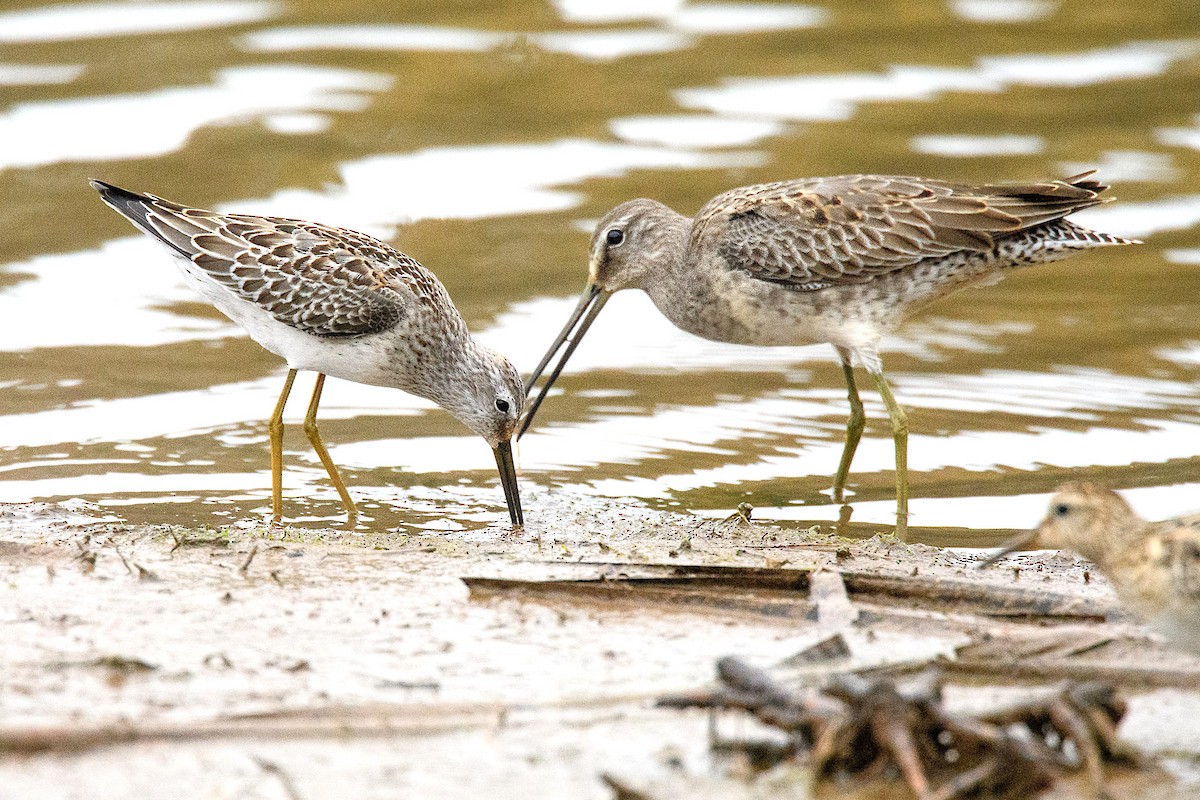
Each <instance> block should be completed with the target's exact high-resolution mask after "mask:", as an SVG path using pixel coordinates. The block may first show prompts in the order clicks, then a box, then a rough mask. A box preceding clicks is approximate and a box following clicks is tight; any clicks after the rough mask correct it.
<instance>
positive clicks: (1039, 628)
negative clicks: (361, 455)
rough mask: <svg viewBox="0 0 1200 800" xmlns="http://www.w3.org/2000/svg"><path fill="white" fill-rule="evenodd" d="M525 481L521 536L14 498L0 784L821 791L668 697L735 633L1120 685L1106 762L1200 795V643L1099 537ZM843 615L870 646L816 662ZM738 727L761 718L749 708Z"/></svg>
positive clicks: (975, 684) (40, 787) (830, 669)
mask: <svg viewBox="0 0 1200 800" xmlns="http://www.w3.org/2000/svg"><path fill="white" fill-rule="evenodd" d="M448 500H449V498H447V501H448ZM531 500H535V501H536V502H537V507H538V508H540V509H541V512H540V514H539V516H538V519H537V520H536V521H535V522H534V523H533V524H531V526H530V530H529V531H527V532H526V533H524V534H520V535H517V534H512V533H510V532H506V531H504V530H502V529H500V528H487V529H483V530H479V531H475V532H470V533H465V532H457V533H448V534H447V533H438V534H419V535H411V534H404V533H383V534H376V535H372V534H366V535H362V534H349V533H344V532H338V531H336V530H307V529H300V528H283V529H278V530H260V531H243V530H232V531H231V530H228V529H185V528H179V527H162V526H158V527H154V526H126V525H114V524H104V523H100V524H90V523H88V521H87V518H88V516H89V515H90V514H94V513H95V510H94V509H88V508H85V507H76V508H75V509H74V510H73V511H68V510H64V509H63V508H62V507H52V506H45V505H33V506H30V505H14V506H6V507H4V509H3V516H2V517H0V526H2V528H0V551H2V552H3V554H4V558H3V559H2V561H3V566H0V570H2V571H3V574H2V575H0V592H2V593H3V598H2V601H0V609H3V611H2V612H0V613H3V615H4V619H3V624H4V629H5V632H6V633H5V647H4V648H2V649H0V669H2V670H3V672H4V674H5V676H6V679H5V681H4V697H3V708H4V712H3V723H2V725H0V737H2V741H3V747H4V750H5V754H4V756H3V758H2V759H0V786H3V787H4V789H3V794H4V796H12V797H39V796H56V797H74V796H79V797H81V796H87V797H114V798H115V797H129V796H141V797H178V796H185V795H186V796H211V797H285V798H294V797H302V798H315V797H323V796H331V795H332V794H333V793H340V794H347V795H348V796H349V795H353V796H360V797H396V796H429V797H433V796H436V797H463V798H467V797H478V796H479V795H480V794H482V793H484V792H487V793H490V794H491V795H492V796H497V797H509V796H512V797H518V796H531V797H535V796H536V797H584V798H608V797H614V796H621V795H618V794H616V793H615V792H616V790H615V789H614V788H613V786H614V785H615V786H620V787H624V788H623V789H622V791H634V792H640V793H642V795H641V796H645V797H650V798H659V797H662V798H667V797H676V796H695V797H713V798H723V797H730V798H742V797H759V796H795V797H807V796H809V784H810V782H811V776H809V775H808V774H807V772H806V771H805V770H804V769H803V768H802V767H799V766H795V765H792V766H788V767H786V768H781V769H776V770H774V771H772V772H770V773H768V774H767V775H765V776H762V777H760V778H758V779H757V780H755V781H749V780H748V779H746V778H745V777H740V776H739V770H738V769H736V768H730V767H729V765H728V764H727V763H724V762H722V761H721V760H719V759H714V757H713V755H712V754H711V753H710V752H709V748H708V740H707V728H708V718H707V716H706V714H705V713H704V712H702V711H695V710H693V711H679V710H673V709H663V708H656V707H655V705H654V701H655V699H656V698H657V697H659V696H661V695H664V694H678V693H680V692H687V691H694V690H696V689H699V688H703V687H704V686H707V685H711V683H712V681H713V665H714V663H715V661H716V660H717V658H719V657H721V656H724V655H728V654H730V653H736V654H737V655H739V656H741V657H742V658H744V659H746V660H747V661H749V662H752V663H755V664H757V665H760V666H763V667H768V668H770V670H771V672H772V674H773V675H775V676H776V677H778V678H779V679H780V680H782V681H784V682H785V683H787V684H788V685H791V686H804V685H809V686H815V685H819V684H820V683H821V682H822V680H823V679H824V678H826V677H828V676H829V675H831V674H832V673H834V672H843V671H846V670H860V671H861V670H867V671H869V672H870V673H871V674H876V675H879V674H884V675H895V676H897V677H903V676H906V675H910V674H912V673H914V672H916V671H917V670H919V669H920V668H921V667H922V666H924V665H926V664H928V663H929V662H931V661H935V660H936V661H938V662H939V663H940V664H941V666H942V668H943V670H944V671H945V674H946V677H947V681H948V688H947V703H948V705H949V706H950V707H952V708H956V709H961V710H964V711H972V712H974V711H979V710H981V709H987V708H989V707H995V706H998V705H1002V704H1004V703H1008V702H1012V701H1013V700H1014V699H1018V698H1028V697H1029V696H1031V695H1032V694H1036V693H1037V692H1038V691H1043V692H1044V691H1045V690H1047V689H1048V688H1051V687H1053V686H1054V685H1055V684H1056V682H1058V681H1060V680H1061V679H1064V678H1074V679H1083V678H1087V677H1097V678H1101V679H1104V680H1108V681H1111V682H1113V683H1115V684H1116V685H1117V686H1118V687H1119V688H1120V689H1121V691H1122V692H1123V693H1125V695H1126V696H1127V697H1128V699H1129V712H1128V714H1127V716H1126V718H1125V720H1124V721H1123V723H1122V726H1121V729H1120V730H1121V734H1122V736H1123V738H1124V739H1125V740H1126V741H1129V742H1131V743H1133V744H1135V745H1136V746H1137V747H1138V748H1139V749H1141V750H1142V751H1143V752H1145V753H1147V754H1149V755H1151V756H1152V757H1153V759H1154V761H1153V763H1154V764H1155V766H1154V767H1153V769H1151V770H1149V771H1141V772H1127V771H1124V772H1123V771H1113V772H1111V773H1110V780H1114V781H1117V782H1118V783H1117V784H1116V785H1118V786H1124V787H1126V788H1127V789H1128V790H1132V789H1130V788H1129V787H1136V788H1137V791H1138V792H1139V794H1141V795H1142V796H1146V797H1189V796H1195V794H1196V793H1197V792H1200V785H1198V784H1197V783H1196V780H1197V778H1200V772H1198V770H1197V767H1196V763H1197V759H1200V745H1197V742H1200V723H1198V722H1197V720H1200V660H1197V659H1195V658H1192V657H1189V656H1185V655H1180V654H1177V653H1174V652H1172V651H1171V650H1169V649H1167V648H1166V647H1165V646H1164V645H1163V644H1162V643H1160V642H1157V641H1155V640H1153V639H1150V638H1148V635H1147V634H1146V633H1145V632H1144V631H1143V630H1142V629H1140V628H1139V627H1137V626H1136V625H1133V624H1132V623H1129V622H1128V621H1124V620H1122V618H1121V617H1120V612H1119V609H1117V608H1116V606H1115V600H1114V597H1113V595H1112V594H1111V591H1110V590H1109V588H1108V587H1107V586H1106V584H1105V582H1104V580H1103V578H1102V577H1100V576H1098V575H1096V574H1094V573H1089V572H1088V571H1087V569H1086V565H1085V564H1083V563H1082V562H1077V561H1075V560H1074V559H1071V558H1068V557H1066V556H1057V555H1056V556H1049V557H1047V556H1046V554H1030V555H1025V556H1020V557H1018V558H1017V559H1015V561H1014V562H1013V563H1014V564H1016V565H1017V566H1018V567H1019V568H1018V569H1012V568H1004V569H995V570H991V571H987V572H978V571H976V570H975V569H974V563H975V562H976V560H977V559H978V555H977V554H976V553H972V552H969V551H959V550H938V549H935V548H929V547H925V546H922V545H905V544H901V543H898V542H895V541H894V540H890V539H888V538H874V539H869V540H865V541H850V540H846V539H839V538H837V537H835V536H832V535H829V533H828V531H825V532H822V531H820V530H816V531H797V530H784V529H779V528H776V527H772V526H760V525H757V524H754V525H747V524H745V523H740V522H736V521H731V522H720V521H711V520H710V521H698V520H697V519H695V518H691V517H683V516H679V515H670V514H666V513H663V512H659V511H654V510H647V509H640V508H636V507H613V506H611V505H608V504H605V503H602V502H599V501H596V500H594V499H589V498H582V497H576V498H569V497H566V498H564V496H562V495H556V494H553V493H549V492H543V493H535V494H534V496H533V497H531ZM814 570H816V571H815V572H814ZM835 573H836V574H839V575H840V576H841V580H840V581H838V580H837V579H836V578H833V582H832V584H831V583H830V578H832V577H833V576H834V575H835ZM843 586H844V587H845V589H844V593H843V592H842V590H841V587H843ZM1106 618H1107V621H1106ZM832 634H840V635H841V637H842V638H843V640H844V641H845V643H846V645H847V646H848V650H849V652H848V653H845V652H835V653H832V654H826V656H818V657H813V656H812V655H811V652H809V651H810V649H811V648H812V646H813V645H814V644H816V643H818V642H821V641H823V640H826V639H828V638H829V637H830V636H831V635H832ZM802 653H808V654H807V655H804V656H799V654H802ZM719 728H720V730H721V731H722V733H723V734H724V735H726V736H729V737H733V738H738V737H741V738H747V737H753V736H754V735H756V734H757V733H759V726H757V724H756V723H753V722H752V721H750V720H749V719H748V718H746V717H745V715H739V714H737V713H734V712H726V713H724V714H723V715H722V717H721V719H720V725H719ZM603 776H608V777H607V779H605V778H604V777H603ZM773 782H774V783H773ZM779 782H782V784H781V785H782V786H783V787H784V788H777V789H769V788H768V787H770V786H775V785H777V784H779ZM899 786H900V784H898V783H895V784H893V783H888V782H884V783H882V784H879V785H878V786H876V787H875V789H872V790H870V791H875V790H878V791H883V792H885V794H883V795H878V796H895V795H887V794H886V791H887V790H889V789H890V790H891V791H893V792H894V791H898V788H897V787H899ZM48 787H53V789H52V790H51V789H49V788H48ZM880 787H882V788H880ZM825 791H826V794H827V795H828V796H870V795H869V793H868V795H862V794H861V793H859V794H855V795H847V794H846V793H845V792H840V793H839V792H836V791H835V792H833V793H832V794H828V792H829V791H830V790H828V789H827V790H825ZM1083 791H1084V789H1083V784H1082V783H1080V782H1079V781H1061V782H1059V783H1058V784H1057V785H1056V788H1055V789H1054V790H1052V791H1051V792H1050V793H1049V794H1047V795H1046V796H1047V797H1076V796H1084V795H1082V794H1080V792H1083ZM48 792H49V794H48ZM772 792H776V794H771V793H772ZM778 792H784V794H778ZM626 796H637V795H626Z"/></svg>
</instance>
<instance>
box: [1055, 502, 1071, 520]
mask: <svg viewBox="0 0 1200 800" xmlns="http://www.w3.org/2000/svg"><path fill="white" fill-rule="evenodd" d="M1070 513H1071V507H1070V506H1069V505H1067V504H1066V503H1059V504H1058V505H1056V506H1055V507H1054V516H1056V517H1065V516H1066V515H1067V514H1070Z"/></svg>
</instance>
